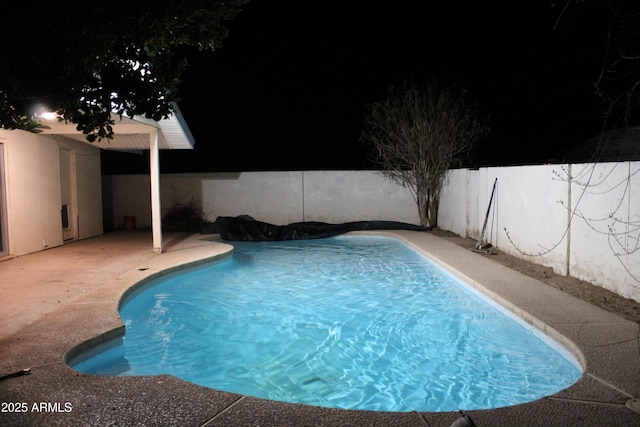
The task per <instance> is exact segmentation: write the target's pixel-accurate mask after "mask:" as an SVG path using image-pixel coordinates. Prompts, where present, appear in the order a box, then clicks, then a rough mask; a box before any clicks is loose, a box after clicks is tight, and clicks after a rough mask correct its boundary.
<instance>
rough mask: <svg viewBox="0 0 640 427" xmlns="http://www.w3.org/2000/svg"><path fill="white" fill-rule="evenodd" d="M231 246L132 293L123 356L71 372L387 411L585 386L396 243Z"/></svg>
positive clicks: (492, 309) (523, 333)
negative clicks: (167, 380)
mask: <svg viewBox="0 0 640 427" xmlns="http://www.w3.org/2000/svg"><path fill="white" fill-rule="evenodd" d="M234 246H236V250H235V253H234V255H233V257H232V258H229V259H226V260H223V261H219V262H215V263H212V264H210V265H206V266H200V267H195V268H191V269H189V270H186V271H182V272H179V273H176V274H171V275H168V276H165V277H163V278H161V279H159V280H156V281H154V282H153V283H151V284H149V285H146V286H144V288H141V289H140V290H138V291H136V292H134V293H133V294H132V295H131V296H130V297H129V298H128V299H127V300H126V301H125V302H124V304H123V305H122V309H121V315H122V317H123V320H124V322H125V325H126V327H127V332H126V335H125V337H124V338H123V339H122V340H121V343H122V345H115V346H113V348H111V350H109V351H107V352H104V353H101V354H98V355H96V356H94V357H91V358H88V359H87V360H84V361H82V362H80V363H75V364H74V363H71V365H72V366H73V367H74V368H75V369H77V370H79V371H82V372H88V373H101V374H119V375H132V374H135V375H152V374H161V373H163V374H171V375H175V376H178V377H180V378H183V379H185V380H187V381H191V382H194V383H197V384H201V385H204V386H207V387H211V388H216V389H221V390H226V391H231V392H236V393H241V394H247V395H251V396H256V397H262V398H267V399H273V400H281V401H288V402H297V403H305V404H311V405H318V406H327V407H338V408H352V409H371V410H381V411H382V410H384V411H411V410H418V411H453V410H458V409H486V408H495V407H501V406H509V405H514V404H518V403H524V402H528V401H531V400H535V399H538V398H541V397H544V396H547V395H550V394H553V393H555V392H557V391H559V390H562V389H564V388H566V387H568V386H570V385H571V384H573V383H574V382H575V381H577V380H578V379H579V378H580V376H581V375H582V372H581V370H580V368H579V367H578V363H577V362H576V361H575V359H574V358H573V357H572V356H571V355H570V354H569V353H568V352H566V351H565V350H564V349H563V348H562V347H561V346H559V345H558V344H557V343H555V342H553V341H552V340H550V339H549V338H547V337H545V336H544V335H543V334H541V333H540V332H538V331H536V330H534V329H533V328H531V327H530V326H528V325H526V324H524V323H523V322H521V321H519V320H518V319H517V318H515V317H513V316H511V315H509V313H507V312H506V311H505V310H504V309H502V308H500V307H498V306H496V305H495V304H492V303H491V302H490V301H488V300H487V299H486V298H484V297H483V296H482V295H479V294H478V293H477V292H476V291H474V290H472V289H471V288H469V287H468V286H467V285H464V284H462V283H460V282H459V281H458V280H456V279H455V278H453V277H452V276H450V275H449V274H448V273H446V272H445V271H443V270H441V269H440V268H438V267H436V266H435V265H434V264H433V263H431V262H430V261H428V260H427V259H426V258H424V257H423V256H421V255H420V254H418V253H416V252H415V251H413V250H412V249H410V248H408V247H407V246H406V245H404V244H403V243H401V242H400V241H397V240H395V239H391V238H378V237H376V238H373V237H340V238H332V239H323V240H317V241H292V242H261V243H241V244H234Z"/></svg>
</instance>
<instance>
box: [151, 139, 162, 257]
mask: <svg viewBox="0 0 640 427" xmlns="http://www.w3.org/2000/svg"><path fill="white" fill-rule="evenodd" d="M149 138H150V146H149V148H150V150H149V163H150V164H149V171H150V176H151V228H152V231H153V252H155V253H157V254H159V253H162V216H161V213H162V211H161V208H160V150H159V142H158V130H157V129H153V131H151V133H150V134H149Z"/></svg>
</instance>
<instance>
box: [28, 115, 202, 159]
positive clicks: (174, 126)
mask: <svg viewBox="0 0 640 427" xmlns="http://www.w3.org/2000/svg"><path fill="white" fill-rule="evenodd" d="M111 118H112V119H113V121H114V122H115V124H114V125H113V131H114V137H113V139H102V140H100V141H97V140H96V141H95V142H89V141H87V139H86V135H84V134H83V133H82V132H80V131H78V130H76V125H75V124H73V123H65V122H59V121H58V120H57V119H55V118H54V119H49V120H43V121H42V125H43V127H42V128H41V132H40V134H42V135H62V136H64V137H66V138H70V139H73V140H76V141H80V142H84V143H87V144H90V145H92V146H94V147H98V148H101V149H104V150H148V149H149V135H150V134H151V133H153V131H154V130H157V131H158V144H159V148H160V149H161V150H190V149H193V147H194V144H195V141H194V138H193V135H192V134H191V131H190V130H189V127H188V126H187V123H186V122H185V120H184V118H183V117H182V114H181V113H180V110H179V108H178V106H177V105H176V104H173V114H172V115H171V116H170V117H169V118H167V119H162V120H160V121H155V120H151V119H147V118H145V117H142V116H134V117H133V118H129V117H126V116H122V118H121V117H120V116H118V115H117V114H114V113H112V114H111Z"/></svg>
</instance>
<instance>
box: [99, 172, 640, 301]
mask: <svg viewBox="0 0 640 427" xmlns="http://www.w3.org/2000/svg"><path fill="white" fill-rule="evenodd" d="M567 176H571V177H573V179H571V180H569V179H567ZM496 178H497V185H496V192H495V195H494V199H493V202H492V209H491V210H490V211H489V219H488V224H487V231H486V234H485V238H484V241H485V242H487V243H491V244H492V245H493V246H495V247H498V248H500V250H502V251H504V252H506V253H509V254H512V255H514V256H516V257H519V258H524V259H527V260H529V261H533V262H536V263H539V264H543V265H547V266H549V267H551V268H553V270H554V272H555V273H557V274H562V275H567V274H569V275H571V276H574V277H577V278H579V279H582V280H585V281H588V282H590V283H593V284H595V285H597V286H602V287H604V288H607V289H609V290H611V291H613V292H616V293H618V294H620V295H622V296H624V297H627V298H632V299H634V300H636V301H640V241H639V239H640V162H625V163H601V164H582V165H542V166H519V167H502V168H482V169H479V170H468V169H456V170H451V171H449V173H448V176H447V179H446V181H445V185H444V188H443V189H442V192H441V197H440V210H439V214H438V225H439V227H440V228H442V229H444V230H449V231H452V232H454V233H456V234H459V235H461V236H464V237H472V238H474V239H478V238H479V237H480V234H481V231H482V228H483V223H484V219H485V216H486V212H487V207H488V204H489V198H490V196H491V191H492V187H493V184H494V182H495V181H496ZM148 181H149V180H148V177H147V176H146V175H110V176H104V177H103V194H104V199H103V206H104V210H105V211H104V220H105V229H107V230H108V229H113V228H118V227H122V225H123V222H124V217H125V216H135V217H136V219H137V225H138V227H149V226H150V224H151V211H150V199H149V194H150V190H149V182H148ZM161 194H162V200H161V204H162V210H163V212H164V213H166V212H167V211H168V210H169V209H170V208H171V207H172V206H174V205H175V204H176V203H178V204H185V203H190V202H194V203H195V204H196V205H197V206H199V207H201V208H202V210H203V212H204V214H205V215H206V218H207V219H208V220H209V221H214V220H215V219H216V218H217V217H218V216H236V215H243V214H247V215H251V216H252V217H254V218H255V219H257V220H260V221H264V222H269V223H272V224H278V225H283V224H289V223H293V222H300V221H322V222H329V223H342V222H348V221H361V220H390V221H402V222H407V223H412V224H419V216H418V213H417V210H416V206H415V203H414V201H413V198H412V197H411V194H410V192H409V190H407V189H405V188H402V187H401V186H398V185H396V184H394V183H392V182H390V181H389V180H388V179H386V178H384V177H383V176H381V175H380V174H379V173H377V172H374V171H305V172H303V171H296V172H242V173H208V174H165V175H162V176H161Z"/></svg>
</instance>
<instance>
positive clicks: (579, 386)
mask: <svg viewBox="0 0 640 427" xmlns="http://www.w3.org/2000/svg"><path fill="white" fill-rule="evenodd" d="M350 234H351V233H350ZM352 234H357V235H383V236H389V237H396V238H399V239H400V240H402V241H404V242H405V243H407V244H408V245H409V246H411V247H413V248H414V249H417V250H418V251H419V252H421V253H423V254H424V255H425V256H427V258H429V259H431V260H432V261H434V262H436V263H437V264H439V265H440V266H442V267H444V268H446V269H447V270H449V271H450V272H451V273H453V274H454V275H456V276H457V277H459V278H461V279H462V280H464V281H465V282H467V283H469V284H470V285H472V286H473V287H474V288H476V289H478V290H480V291H481V292H483V293H485V294H487V295H489V296H490V297H491V298H493V299H496V300H497V301H498V302H499V303H501V304H502V305H504V306H505V307H506V308H507V309H509V310H511V311H514V312H516V313H517V314H518V315H520V316H521V317H523V318H524V319H525V320H526V321H527V322H529V323H531V324H533V325H534V326H536V327H538V328H539V329H542V330H543V331H544V332H545V333H547V334H549V335H550V336H552V337H553V338H554V339H556V340H558V341H560V342H561V343H562V344H563V345H564V346H565V347H568V349H569V350H571V351H572V352H573V353H574V354H576V356H578V358H579V360H580V362H581V363H582V365H583V369H584V371H585V373H584V375H583V376H582V378H581V379H580V380H579V381H578V382H577V383H576V384H574V385H573V386H571V387H569V388H568V389H566V390H563V391H561V392H559V393H556V394H555V395H553V396H550V397H547V398H544V399H540V400H537V401H534V402H531V403H526V404H522V405H516V406H511V407H506V408H498V409H491V410H480V411H476V410H472V411H467V413H468V414H469V415H470V416H471V417H472V418H473V419H474V421H475V422H476V424H477V425H500V424H506V423H507V420H508V423H509V424H518V423H519V424H521V425H571V424H576V423H578V422H585V421H588V422H590V423H591V425H624V424H632V423H634V422H635V423H637V422H640V414H638V413H636V412H634V411H632V410H631V409H629V408H628V407H627V406H626V404H627V402H629V401H630V399H632V398H634V397H636V396H640V374H639V373H638V371H639V370H638V366H640V363H639V360H640V354H639V351H638V348H639V347H638V345H639V344H638V334H639V331H638V329H639V328H638V324H636V323H634V322H630V321H627V320H624V319H622V318H620V317H619V316H616V315H614V314H612V313H609V312H606V311H604V310H602V309H600V308H598V307H595V306H593V305H591V304H588V303H586V302H584V301H581V300H579V299H577V298H575V297H572V296H570V295H568V294H565V293H563V292H561V291H559V290H558V289H556V288H554V287H552V286H550V285H547V284H544V283H542V282H540V281H537V280H535V279H532V278H530V277H527V276H524V275H522V274H520V273H517V272H515V271H513V270H510V269H508V268H506V267H504V266H501V265H499V264H497V263H494V262H492V261H490V260H487V259H485V258H484V257H482V256H478V254H475V253H473V252H472V251H469V250H467V249H464V248H461V247H460V246H458V245H456V244H454V243H452V242H449V241H447V240H446V239H442V238H439V237H437V236H434V235H433V234H430V233H422V232H412V231H406V232H405V231H393V232H357V233H352ZM210 243H211V244H210V245H206V246H198V247H196V248H186V249H183V250H180V251H175V252H168V253H163V254H160V255H159V256H157V257H155V258H153V259H151V260H149V261H146V262H144V263H143V264H141V265H139V266H137V267H136V268H134V269H132V270H130V271H127V272H126V273H124V274H120V275H118V276H116V277H114V278H113V279H112V280H110V281H109V282H107V283H105V284H104V285H102V286H100V287H98V288H97V289H95V290H93V291H91V292H90V293H88V294H87V295H84V296H83V297H81V298H79V299H77V300H76V301H74V302H73V303H71V304H67V305H65V306H63V307H60V308H59V309H57V310H55V311H53V312H51V313H49V314H48V315H47V316H43V317H42V318H40V319H38V320H37V321H36V322H34V323H32V324H30V325H27V326H25V327H23V328H22V329H21V330H20V331H18V332H17V333H15V334H13V335H11V336H10V337H8V338H7V339H4V340H2V341H0V344H1V345H0V358H1V359H2V360H3V366H4V367H5V370H6V369H8V368H11V369H15V370H19V369H23V368H25V367H30V368H31V375H25V376H22V377H19V378H12V379H10V380H6V381H3V382H0V393H1V395H2V401H3V402H24V403H27V405H28V409H29V410H28V411H26V412H22V413H15V412H14V413H1V414H0V417H1V418H0V421H2V422H1V424H3V425H5V424H6V425H83V426H86V425H107V424H109V423H116V424H124V425H136V424H139V425H185V426H187V425H193V426H204V425H207V426H209V425H249V424H258V425H371V424H373V425H376V424H380V425H416V426H418V425H422V426H424V425H429V426H439V425H442V426H449V425H451V424H452V423H453V422H454V421H455V420H457V419H458V418H459V417H460V414H459V413H457V412H443V413H432V412H406V413H388V412H374V411H354V410H340V409H330V408H320V407H312V406H306V405H296V404H289V403H282V402H273V401H267V400H263V399H257V398H252V397H247V396H240V395H236V394H232V393H226V392H222V391H218V390H212V389H207V388H204V387H200V386H197V385H194V384H191V383H188V382H186V381H182V380H180V379H177V378H174V377H170V376H150V377H101V376H93V375H87V374H82V373H79V372H77V371H74V370H73V369H71V368H69V367H68V365H67V364H66V363H65V360H68V359H69V357H72V356H73V355H74V354H77V351H80V350H82V349H86V348H89V347H91V346H92V345H95V344H97V343H99V342H100V341H101V340H102V342H106V341H108V340H109V339H113V338H114V337H116V336H118V334H122V332H123V331H122V329H123V325H122V321H121V319H120V317H119V315H118V312H117V309H118V306H119V304H120V301H121V300H122V297H123V296H124V295H126V294H127V293H129V292H132V287H133V286H142V285H143V284H144V283H146V282H147V281H149V280H152V279H153V278H155V277H158V276H159V275H162V274H167V273H169V272H171V271H175V270H176V269H180V268H186V267H188V266H191V265H193V263H199V262H206V261H208V260H211V259H213V258H216V257H222V256H225V254H228V253H229V252H228V251H229V249H230V248H229V246H228V245H225V244H223V243H220V242H210ZM74 352H76V353H74ZM41 403H45V405H44V406H43V408H44V409H45V410H44V411H38V410H34V407H33V404H41ZM66 403H69V404H70V405H71V406H72V410H71V411H70V412H65V409H66V408H67V407H66V406H65V405H64V404H66ZM36 409H37V408H36ZM58 409H59V410H58Z"/></svg>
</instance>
